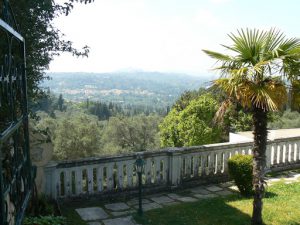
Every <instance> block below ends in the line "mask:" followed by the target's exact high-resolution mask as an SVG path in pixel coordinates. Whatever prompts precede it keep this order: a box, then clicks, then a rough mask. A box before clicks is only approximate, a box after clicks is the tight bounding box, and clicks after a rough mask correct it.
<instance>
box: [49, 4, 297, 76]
mask: <svg viewBox="0 0 300 225" xmlns="http://www.w3.org/2000/svg"><path fill="white" fill-rule="evenodd" d="M56 1H57V2H63V1H64V0H56ZM299 9H300V1H299V0H285V1H283V0H251V1H250V0H247V1H246V0H95V1H94V3H92V4H88V5H79V4H78V5H77V4H76V5H75V7H74V10H73V11H72V12H71V14H70V15H69V16H61V17H59V18H58V19H56V20H55V22H54V24H55V26H56V27H58V28H59V29H60V30H61V31H62V32H63V33H65V34H66V38H67V39H69V40H71V41H73V42H74V45H75V46H76V47H78V48H80V47H83V46H85V45H88V46H89V47H90V55H89V57H88V58H79V59H77V58H74V57H72V56H71V55H70V54H62V55H61V56H59V57H55V59H54V60H53V62H52V63H51V64H50V69H49V72H101V73H102V72H119V71H132V70H142V71H159V72H172V73H173V72H174V73H186V74H190V75H196V76H201V75H207V74H210V73H213V72H212V70H211V69H212V68H213V66H214V60H212V59H210V58H209V57H208V56H207V55H205V54H204V53H203V52H202V49H209V50H214V51H220V52H224V53H226V50H224V48H223V47H222V46H221V44H230V39H229V38H228V36H227V34H229V33H231V32H233V33H235V32H236V30H237V29H239V28H259V29H264V30H268V29H270V28H274V27H275V28H278V29H280V30H281V31H282V32H284V33H285V34H286V36H287V37H300V28H299V26H298V24H299V21H300V13H299Z"/></svg>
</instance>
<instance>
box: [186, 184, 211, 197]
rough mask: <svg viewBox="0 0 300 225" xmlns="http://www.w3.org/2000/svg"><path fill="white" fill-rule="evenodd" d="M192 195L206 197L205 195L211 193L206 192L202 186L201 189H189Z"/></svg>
mask: <svg viewBox="0 0 300 225" xmlns="http://www.w3.org/2000/svg"><path fill="white" fill-rule="evenodd" d="M189 190H190V191H191V192H192V193H195V194H203V195H206V194H209V193H211V192H210V191H208V190H206V189H205V188H204V187H203V186H201V187H196V188H191V189H189Z"/></svg>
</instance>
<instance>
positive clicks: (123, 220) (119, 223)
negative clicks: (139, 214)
mask: <svg viewBox="0 0 300 225" xmlns="http://www.w3.org/2000/svg"><path fill="white" fill-rule="evenodd" d="M103 223H104V224H105V225H136V223H135V222H133V220H132V217H131V216H127V217H120V218H115V219H108V220H103Z"/></svg>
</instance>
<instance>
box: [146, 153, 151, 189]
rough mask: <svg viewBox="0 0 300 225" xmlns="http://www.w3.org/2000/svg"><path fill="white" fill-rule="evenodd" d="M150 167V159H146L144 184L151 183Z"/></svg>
mask: <svg viewBox="0 0 300 225" xmlns="http://www.w3.org/2000/svg"><path fill="white" fill-rule="evenodd" d="M151 167H152V159H151V158H148V159H146V165H145V176H146V184H151Z"/></svg>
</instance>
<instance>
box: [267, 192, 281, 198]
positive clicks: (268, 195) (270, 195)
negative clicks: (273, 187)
mask: <svg viewBox="0 0 300 225" xmlns="http://www.w3.org/2000/svg"><path fill="white" fill-rule="evenodd" d="M277 196H278V195H277V194H276V193H274V192H270V191H267V192H266V193H265V196H264V198H274V197H277Z"/></svg>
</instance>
